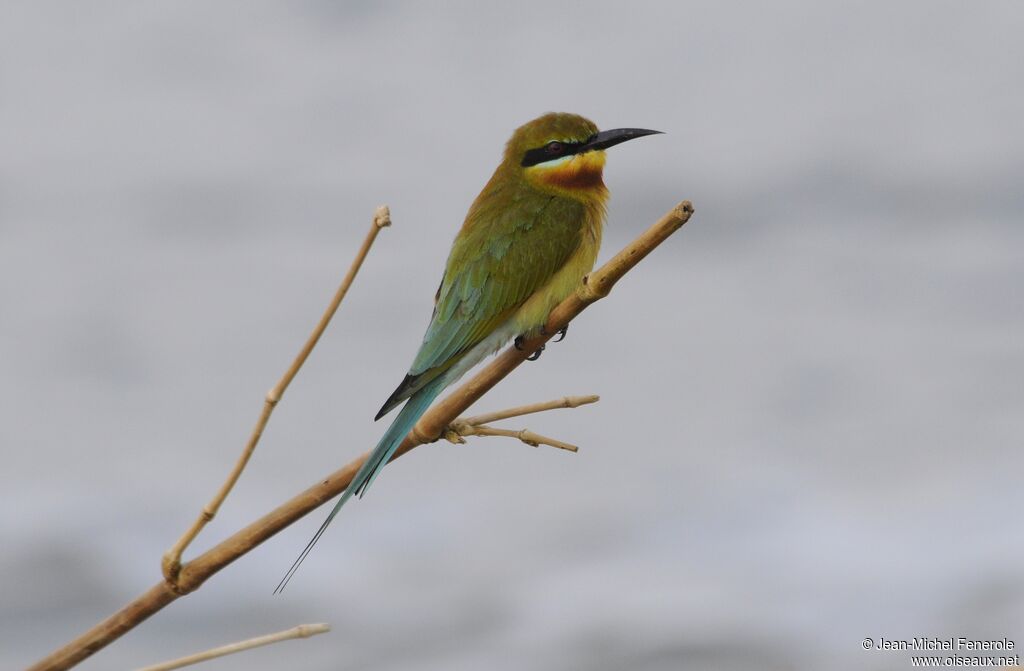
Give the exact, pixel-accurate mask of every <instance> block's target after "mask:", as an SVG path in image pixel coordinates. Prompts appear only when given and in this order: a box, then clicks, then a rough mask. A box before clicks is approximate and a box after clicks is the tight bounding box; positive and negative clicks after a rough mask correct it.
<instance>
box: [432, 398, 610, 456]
mask: <svg viewBox="0 0 1024 671" xmlns="http://www.w3.org/2000/svg"><path fill="white" fill-rule="evenodd" d="M599 400H601V397H600V396H597V395H595V394H591V395H589V396H565V397H563V398H556V399H555V400H553V401H543V402H541V403H531V404H529V405H520V406H516V407H514V408H508V409H506V410H497V411H495V412H489V413H485V414H483V415H476V416H474V417H465V418H461V417H460V418H459V419H456V420H455V421H454V422H452V423H451V424H449V425H448V426H447V427H446V428H445V430H444V433H443V434H442V435H441V437H442V438H444V439H445V440H447V441H448V442H450V443H455V444H457V445H461V444H464V443H465V442H466V438H468V437H469V436H502V437H506V438H518V439H519V440H521V441H523V442H524V443H526V444H527V445H529V446H531V447H537V446H538V445H549V446H551V447H557V448H558V449H560V450H568V451H569V452H578V451H579V448H578V447H577V446H575V445H573V444H571V443H565V442H562V441H560V440H556V439H554V438H548V437H547V436H542V435H540V434H539V433H534V432H533V431H530V430H529V429H520V430H518V431H516V430H513V429H496V428H494V427H492V426H487V424H489V423H490V422H499V421H501V420H503V419H510V418H512V417H521V416H523V415H530V414H533V413H535V412H544V411H545V410H557V409H559V408H578V407H580V406H581V405H588V404H590V403H597V402H598V401H599Z"/></svg>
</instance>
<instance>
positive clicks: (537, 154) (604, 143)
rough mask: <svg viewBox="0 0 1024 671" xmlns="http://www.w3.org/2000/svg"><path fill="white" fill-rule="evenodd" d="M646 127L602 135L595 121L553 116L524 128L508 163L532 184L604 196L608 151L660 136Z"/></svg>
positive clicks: (507, 154) (519, 130)
mask: <svg viewBox="0 0 1024 671" xmlns="http://www.w3.org/2000/svg"><path fill="white" fill-rule="evenodd" d="M660 132H661V131H656V130H645V129H643V128H616V129H615V130H606V131H599V130H598V129H597V125H596V124H594V122H593V121H591V120H589V119H586V118H584V117H581V116H579V115H578V114H567V113H563V112H551V113H548V114H545V115H544V116H541V117H538V118H536V119H534V120H533V121H530V122H528V123H526V124H523V125H522V126H520V127H519V128H517V129H516V131H515V132H514V133H513V134H512V137H511V139H509V141H508V144H507V145H506V147H505V159H504V165H505V166H506V167H508V168H509V169H514V170H519V171H521V174H522V176H523V178H525V179H526V181H527V182H528V183H530V185H531V186H533V187H535V188H537V189H540V190H542V191H546V192H551V193H557V194H560V195H568V196H572V197H576V198H580V197H586V196H587V195H589V194H604V193H605V188H604V181H603V180H602V178H601V174H602V171H603V169H604V161H605V154H604V150H605V149H607V148H609V147H612V146H614V145H617V144H619V143H621V142H625V141H627V140H632V139H634V138H638V137H643V136H644V135H653V134H655V133H660Z"/></svg>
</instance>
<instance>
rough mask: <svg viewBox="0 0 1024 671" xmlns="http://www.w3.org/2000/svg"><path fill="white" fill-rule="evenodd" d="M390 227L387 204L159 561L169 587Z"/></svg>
mask: <svg viewBox="0 0 1024 671" xmlns="http://www.w3.org/2000/svg"><path fill="white" fill-rule="evenodd" d="M390 225H391V211H390V210H388V206H387V205H381V206H380V207H378V208H377V210H376V211H375V212H374V214H373V223H372V224H370V230H369V231H368V232H367V233H366V238H365V239H363V245H362V247H360V248H359V251H358V252H356V257H355V258H354V259H353V260H352V265H351V266H349V269H348V272H347V273H346V274H345V277H344V279H342V280H341V284H340V285H339V286H338V290H337V291H336V292H334V297H333V298H331V302H330V303H329V304H328V305H327V309H326V310H324V313H323V315H322V316H321V317H320V321H319V322H318V323H317V325H316V327H315V328H314V329H313V332H312V333H310V334H309V338H307V339H306V343H305V344H304V345H303V346H302V349H301V350H299V353H298V354H297V355H296V356H295V360H294V361H292V365H291V366H289V367H288V370H286V371H285V372H284V375H282V376H281V379H280V380H278V381H277V384H275V385H274V386H273V387H272V388H271V389H270V391H268V392H267V395H266V397H265V398H264V399H263V410H262V412H260V416H259V419H257V420H256V426H254V427H253V429H252V434H251V435H250V436H249V442H247V443H246V444H245V449H243V450H242V454H241V455H240V456H239V457H238V461H237V462H235V467H234V468H233V469H231V473H229V474H228V477H227V480H225V481H224V484H222V485H221V487H220V491H218V492H217V493H216V494H215V495H214V497H213V499H211V500H210V502H209V503H207V504H206V506H205V507H204V508H203V509H202V511H200V513H199V517H197V518H196V521H195V522H193V523H192V526H191V527H189V528H188V530H187V531H185V533H184V534H182V536H181V538H179V539H178V540H177V541H176V542H175V543H174V545H172V546H171V548H170V549H169V550H168V551H167V552H165V553H164V555H163V558H162V560H161V562H160V567H161V569H162V570H163V574H164V578H165V579H166V580H167V581H168V582H170V583H171V584H172V585H173V584H176V583H177V580H178V572H179V571H180V570H181V555H182V553H184V552H185V549H186V548H187V547H188V546H189V545H190V544H191V543H192V541H194V540H195V538H196V536H198V535H199V532H200V531H202V530H203V527H205V526H206V525H207V524H208V523H209V522H210V521H211V520H212V519H213V518H214V517H215V516H216V515H217V511H218V510H220V506H221V504H223V503H224V499H226V498H227V497H228V494H230V493H231V489H232V488H233V487H234V486H235V483H236V482H238V478H239V477H241V475H242V471H243V470H245V467H246V465H247V464H248V463H249V458H250V457H252V453H253V451H255V449H256V445H257V443H259V442H260V437H261V436H263V430H264V429H265V428H266V426H267V422H268V421H270V415H271V413H273V412H274V408H275V407H277V404H278V402H279V401H280V400H281V398H282V397H283V396H284V392H285V391H287V389H288V385H290V384H291V383H292V380H294V379H295V376H296V375H297V374H298V372H299V369H300V368H302V365H303V364H304V363H306V359H307V358H309V355H310V353H311V352H312V351H313V348H314V347H316V344H317V342H319V341H320V336H322V335H323V333H324V331H325V330H326V329H327V325H328V324H330V323H331V319H332V318H333V317H334V314H335V313H336V312H337V311H338V306H340V305H341V301H342V300H343V299H344V298H345V294H347V293H348V289H349V287H351V286H352V281H353V280H355V278H356V274H357V273H358V272H359V269H360V268H361V267H362V265H363V261H364V260H365V259H366V255H367V254H368V253H369V252H370V247H372V246H373V241H374V240H376V239H377V234H378V233H380V230H381V229H382V228H384V227H386V226H390Z"/></svg>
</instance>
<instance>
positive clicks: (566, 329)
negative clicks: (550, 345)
mask: <svg viewBox="0 0 1024 671" xmlns="http://www.w3.org/2000/svg"><path fill="white" fill-rule="evenodd" d="M568 332H569V325H568V324H566V325H565V326H563V327H562V328H560V329H558V332H557V333H555V335H556V336H558V338H557V339H556V340H553V341H552V342H562V341H563V340H565V334H566V333H568ZM540 334H541V335H545V336H546V335H547V334H548V332H547V329H545V328H544V327H543V326H541V327H540Z"/></svg>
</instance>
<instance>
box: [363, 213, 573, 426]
mask: <svg viewBox="0 0 1024 671" xmlns="http://www.w3.org/2000/svg"><path fill="white" fill-rule="evenodd" d="M495 200H499V202H500V200H502V199H495ZM509 200H511V201H512V202H511V203H510V202H509ZM585 219H586V217H585V213H584V211H583V205H582V204H581V203H578V202H576V201H574V200H570V199H568V198H559V197H552V196H533V197H529V198H522V199H519V200H516V199H514V198H513V199H504V206H501V207H499V206H497V205H495V206H492V207H487V206H486V205H480V203H479V201H478V203H477V204H474V207H473V208H472V209H471V210H470V213H469V215H468V216H467V217H466V224H465V225H464V226H463V228H462V230H461V231H460V232H459V235H458V237H456V239H455V243H454V244H453V245H452V251H451V253H450V255H449V256H448V263H447V264H446V267H445V274H444V279H443V280H442V281H441V288H440V290H439V291H438V294H437V302H436V304H435V307H434V314H433V317H432V318H431V320H430V325H429V326H428V327H427V332H426V334H424V336H423V344H422V345H421V346H420V349H419V352H418V353H417V354H416V358H415V360H414V361H413V364H412V366H411V368H410V369H409V374H408V375H407V376H406V378H405V380H404V381H403V382H402V384H401V385H399V386H398V389H396V390H395V393H394V394H392V395H391V398H389V399H388V401H387V402H386V403H385V404H384V407H383V408H382V409H381V414H379V415H378V417H380V416H381V415H382V414H384V413H386V412H388V411H389V410H390V409H391V408H393V407H394V406H395V405H397V404H398V403H400V402H401V401H402V400H404V399H406V398H408V397H409V396H410V395H411V394H413V393H415V391H416V390H417V389H419V388H420V387H422V386H423V385H424V384H426V383H427V382H429V381H430V380H432V379H434V378H435V377H437V375H439V374H441V373H443V372H444V371H445V370H447V369H448V368H450V367H451V365H452V364H453V363H455V362H456V361H458V359H459V358H460V357H461V355H463V354H464V353H465V352H468V351H469V350H470V349H472V348H473V347H474V346H475V345H476V344H478V343H479V342H480V341H481V340H483V339H484V338H486V337H487V335H488V334H490V333H491V332H492V331H493V330H494V329H495V328H497V327H498V326H499V325H500V324H501V323H502V322H504V321H505V320H506V319H508V318H509V317H511V316H512V315H513V314H514V313H515V311H516V309H517V308H518V307H519V306H521V305H522V304H523V303H524V302H525V301H526V300H527V299H528V298H529V297H530V296H531V295H533V293H534V292H536V291H537V290H539V289H541V288H542V287H543V286H544V285H545V284H547V283H548V281H549V280H550V279H551V277H552V276H553V275H554V274H555V273H556V272H557V271H558V270H559V269H560V268H561V267H562V266H563V265H565V263H566V262H567V261H568V260H569V258H570V257H571V256H572V254H573V252H575V251H576V249H577V248H578V247H579V245H580V242H581V240H582V232H583V231H582V227H583V223H584V221H585Z"/></svg>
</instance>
